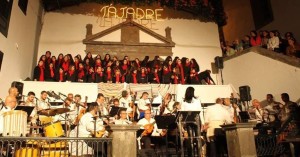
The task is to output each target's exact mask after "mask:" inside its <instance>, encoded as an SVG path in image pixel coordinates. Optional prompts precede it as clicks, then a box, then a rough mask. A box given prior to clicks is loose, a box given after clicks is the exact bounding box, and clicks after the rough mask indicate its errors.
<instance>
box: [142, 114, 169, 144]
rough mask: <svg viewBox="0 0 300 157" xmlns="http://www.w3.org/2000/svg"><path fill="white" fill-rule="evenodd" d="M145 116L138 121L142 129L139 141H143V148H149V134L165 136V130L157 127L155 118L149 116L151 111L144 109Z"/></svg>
mask: <svg viewBox="0 0 300 157" xmlns="http://www.w3.org/2000/svg"><path fill="white" fill-rule="evenodd" d="M144 115H145V117H144V118H142V119H140V120H139V121H138V123H137V124H138V125H141V126H142V127H141V129H144V131H143V133H142V138H141V142H143V143H144V145H143V148H145V149H149V148H151V136H165V135H166V131H165V130H162V129H158V128H157V125H156V123H155V120H154V119H153V118H151V111H150V110H145V112H144Z"/></svg>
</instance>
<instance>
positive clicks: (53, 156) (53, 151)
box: [41, 141, 69, 157]
mask: <svg viewBox="0 0 300 157" xmlns="http://www.w3.org/2000/svg"><path fill="white" fill-rule="evenodd" d="M67 144H68V143H67V142H66V141H59V142H55V143H51V144H44V145H43V146H42V151H41V157H68V156H69V150H68V147H67Z"/></svg>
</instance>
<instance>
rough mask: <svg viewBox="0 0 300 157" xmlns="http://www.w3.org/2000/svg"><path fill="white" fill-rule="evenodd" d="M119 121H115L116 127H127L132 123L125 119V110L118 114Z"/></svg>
mask: <svg viewBox="0 0 300 157" xmlns="http://www.w3.org/2000/svg"><path fill="white" fill-rule="evenodd" d="M119 117H120V118H119V119H117V120H115V124H116V125H129V124H131V123H132V122H131V121H129V120H128V119H127V113H126V111H125V110H121V111H120V112H119Z"/></svg>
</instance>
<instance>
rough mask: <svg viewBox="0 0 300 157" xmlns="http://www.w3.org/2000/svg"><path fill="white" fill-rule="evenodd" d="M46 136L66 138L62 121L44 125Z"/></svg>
mask: <svg viewBox="0 0 300 157" xmlns="http://www.w3.org/2000/svg"><path fill="white" fill-rule="evenodd" d="M44 134H45V136H46V137H61V136H64V132H63V128H62V125H61V122H60V121H56V122H50V123H47V124H44Z"/></svg>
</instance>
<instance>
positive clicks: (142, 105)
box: [138, 98, 150, 110]
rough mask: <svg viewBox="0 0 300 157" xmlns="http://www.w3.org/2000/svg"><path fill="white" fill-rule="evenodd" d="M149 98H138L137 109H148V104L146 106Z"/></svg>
mask: <svg viewBox="0 0 300 157" xmlns="http://www.w3.org/2000/svg"><path fill="white" fill-rule="evenodd" d="M149 103H150V102H149V100H148V99H146V100H145V99H143V98H142V99H140V100H139V102H138V109H139V110H149V106H146V105H147V104H149Z"/></svg>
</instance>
